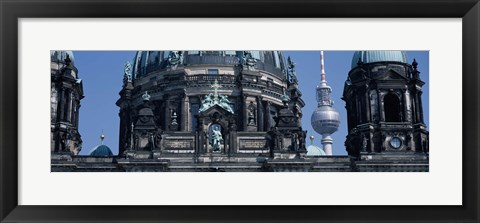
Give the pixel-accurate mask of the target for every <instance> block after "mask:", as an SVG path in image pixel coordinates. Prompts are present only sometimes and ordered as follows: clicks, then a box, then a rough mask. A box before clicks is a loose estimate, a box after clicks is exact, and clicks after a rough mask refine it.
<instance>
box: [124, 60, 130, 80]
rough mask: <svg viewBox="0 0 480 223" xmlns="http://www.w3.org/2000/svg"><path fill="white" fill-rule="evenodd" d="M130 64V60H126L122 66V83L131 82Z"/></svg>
mask: <svg viewBox="0 0 480 223" xmlns="http://www.w3.org/2000/svg"><path fill="white" fill-rule="evenodd" d="M131 69H132V64H130V61H127V62H126V63H125V65H124V68H123V84H124V85H126V84H127V83H128V82H132V73H131Z"/></svg>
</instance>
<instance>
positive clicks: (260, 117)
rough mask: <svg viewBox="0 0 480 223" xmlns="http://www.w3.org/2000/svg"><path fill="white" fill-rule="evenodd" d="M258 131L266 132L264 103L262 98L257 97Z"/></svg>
mask: <svg viewBox="0 0 480 223" xmlns="http://www.w3.org/2000/svg"><path fill="white" fill-rule="evenodd" d="M256 115H257V117H256V119H257V120H256V121H257V131H264V128H263V102H262V98H261V97H260V96H257V114H256Z"/></svg>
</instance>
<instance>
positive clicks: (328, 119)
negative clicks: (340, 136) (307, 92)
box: [311, 51, 340, 155]
mask: <svg viewBox="0 0 480 223" xmlns="http://www.w3.org/2000/svg"><path fill="white" fill-rule="evenodd" d="M320 56H321V66H322V81H321V82H320V85H319V86H317V101H318V107H317V109H316V110H315V111H314V112H313V114H312V119H311V121H312V127H313V129H314V130H315V131H316V132H317V133H318V134H321V135H322V136H323V138H322V145H323V150H324V151H325V153H326V154H327V155H332V143H333V139H332V137H331V136H330V135H331V134H332V133H334V132H336V131H337V130H338V127H339V125H340V115H339V114H338V112H337V111H336V110H335V109H334V108H333V107H332V105H333V101H332V100H331V97H330V94H331V92H332V88H331V87H330V86H328V85H327V81H326V80H325V65H324V60H323V51H321V53H320Z"/></svg>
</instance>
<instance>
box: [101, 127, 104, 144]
mask: <svg viewBox="0 0 480 223" xmlns="http://www.w3.org/2000/svg"><path fill="white" fill-rule="evenodd" d="M104 139H105V135H104V134H103V130H102V134H100V141H101V143H102V145H103V140H104Z"/></svg>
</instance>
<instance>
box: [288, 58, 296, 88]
mask: <svg viewBox="0 0 480 223" xmlns="http://www.w3.org/2000/svg"><path fill="white" fill-rule="evenodd" d="M287 63H288V66H287V68H288V71H287V72H288V74H290V78H291V80H290V81H292V82H296V81H297V71H296V70H295V67H296V64H295V62H293V60H292V58H290V56H288V58H287Z"/></svg>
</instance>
